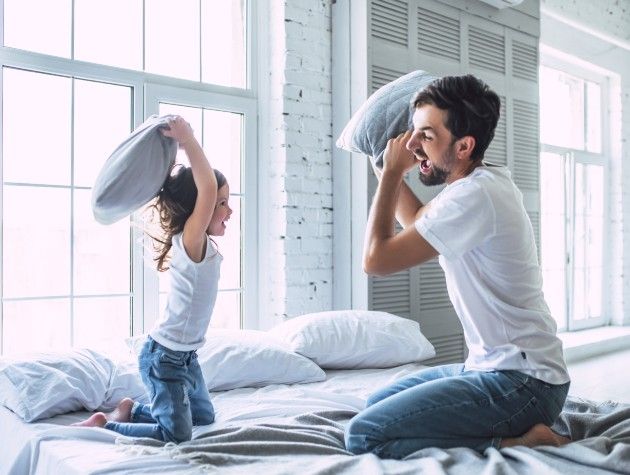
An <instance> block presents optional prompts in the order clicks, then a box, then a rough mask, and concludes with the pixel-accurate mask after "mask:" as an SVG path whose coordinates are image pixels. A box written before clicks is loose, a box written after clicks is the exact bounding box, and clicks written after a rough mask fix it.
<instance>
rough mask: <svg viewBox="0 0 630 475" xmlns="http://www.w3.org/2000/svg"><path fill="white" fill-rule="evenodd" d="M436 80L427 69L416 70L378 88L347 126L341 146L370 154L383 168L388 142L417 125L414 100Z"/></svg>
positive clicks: (340, 142) (348, 149)
mask: <svg viewBox="0 0 630 475" xmlns="http://www.w3.org/2000/svg"><path fill="white" fill-rule="evenodd" d="M434 79H436V77H435V76H431V75H430V74H429V73H427V72H425V71H413V72H411V73H408V74H405V75H404V76H401V77H399V78H398V79H396V80H394V81H392V82H390V83H388V84H385V85H384V86H382V87H381V88H379V89H378V90H376V91H375V92H374V93H373V94H372V95H371V96H370V97H369V98H368V99H367V101H365V102H364V103H363V105H362V106H361V107H360V108H359V110H357V111H356V112H355V113H354V115H353V116H352V118H351V119H350V122H348V124H347V125H346V127H345V128H344V129H343V131H342V132H341V135H340V136H339V138H338V139H337V147H339V148H341V149H343V150H347V151H349V152H359V153H364V154H365V155H369V156H370V157H372V160H373V161H374V163H375V164H376V166H377V167H378V168H382V166H383V152H385V147H387V141H388V140H389V139H391V138H394V137H397V136H398V135H400V134H401V133H403V132H405V131H406V130H409V129H411V128H412V127H413V124H412V118H413V111H412V108H413V106H412V104H411V101H412V100H413V98H414V97H415V95H416V93H417V92H418V91H420V90H421V89H423V88H424V87H426V86H427V85H428V84H429V83H430V82H431V81H433V80H434Z"/></svg>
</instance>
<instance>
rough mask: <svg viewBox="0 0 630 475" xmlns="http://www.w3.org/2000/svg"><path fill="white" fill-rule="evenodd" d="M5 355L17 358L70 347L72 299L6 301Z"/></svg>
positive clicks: (3, 334) (4, 318)
mask: <svg viewBox="0 0 630 475" xmlns="http://www.w3.org/2000/svg"><path fill="white" fill-rule="evenodd" d="M2 310H3V315H2V345H3V346H2V348H3V350H2V353H3V354H4V355H13V354H18V353H24V352H30V351H49V350H54V349H62V348H66V347H68V346H70V300H69V299H50V300H23V301H16V302H4V303H3V307H2Z"/></svg>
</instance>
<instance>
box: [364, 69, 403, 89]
mask: <svg viewBox="0 0 630 475" xmlns="http://www.w3.org/2000/svg"><path fill="white" fill-rule="evenodd" d="M404 75H405V73H404V72H402V71H395V70H393V69H388V68H384V67H381V66H376V65H374V66H372V89H371V91H372V92H374V91H376V90H377V89H378V88H379V87H382V86H384V85H385V84H387V83H389V82H392V81H393V80H394V79H398V78H399V77H400V76H404Z"/></svg>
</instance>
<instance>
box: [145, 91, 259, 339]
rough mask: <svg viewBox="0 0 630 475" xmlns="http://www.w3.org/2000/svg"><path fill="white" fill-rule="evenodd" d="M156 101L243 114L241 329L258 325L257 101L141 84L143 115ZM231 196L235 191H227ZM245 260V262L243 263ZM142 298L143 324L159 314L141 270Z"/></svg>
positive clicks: (154, 291)
mask: <svg viewBox="0 0 630 475" xmlns="http://www.w3.org/2000/svg"><path fill="white" fill-rule="evenodd" d="M160 102H173V103H175V104H178V105H185V106H190V107H202V108H205V109H213V110H219V111H225V112H234V113H237V114H242V115H243V143H242V145H243V155H244V156H245V157H247V163H242V164H241V179H242V186H241V191H240V193H237V194H236V195H238V196H245V202H244V203H243V207H242V208H241V225H242V228H241V229H242V230H243V235H242V236H241V239H242V241H241V242H242V243H241V246H242V247H241V249H242V253H241V279H242V281H241V285H242V289H243V291H242V295H243V297H242V301H241V303H242V309H241V319H240V327H241V328H256V327H257V325H258V315H257V302H258V292H257V289H258V285H257V282H256V279H257V269H256V266H254V265H251V263H253V262H258V245H257V241H258V239H257V232H256V230H257V229H258V207H257V206H256V202H257V196H258V191H257V188H258V187H257V176H258V175H257V170H258V166H257V163H256V156H257V154H256V147H257V143H258V142H257V137H256V131H257V128H258V127H257V114H256V112H257V103H256V98H254V97H243V96H227V95H225V94H217V93H213V92H208V91H198V90H191V89H184V88H180V87H174V86H163V85H159V84H152V83H149V84H146V85H145V117H148V116H150V115H152V114H157V113H158V107H159V103H160ZM204 148H205V149H206V154H208V158H209V159H210V160H211V161H212V148H210V145H209V144H204ZM230 194H231V195H235V193H232V192H231V193H230ZM245 263H247V265H244V264H245ZM222 265H224V266H227V265H233V264H232V263H230V262H225V261H224V262H223V264H222ZM144 293H145V295H146V297H145V299H144V305H145V310H147V311H145V320H144V324H145V326H146V325H149V326H150V325H152V323H153V319H154V318H155V316H157V315H158V314H159V310H160V309H159V308H158V293H159V288H158V279H157V275H156V273H153V272H151V273H148V274H147V273H145V279H144Z"/></svg>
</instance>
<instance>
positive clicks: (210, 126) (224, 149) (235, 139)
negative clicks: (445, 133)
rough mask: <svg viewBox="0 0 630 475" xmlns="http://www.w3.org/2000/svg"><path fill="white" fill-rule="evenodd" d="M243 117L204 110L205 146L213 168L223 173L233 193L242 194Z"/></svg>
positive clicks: (230, 113)
mask: <svg viewBox="0 0 630 475" xmlns="http://www.w3.org/2000/svg"><path fill="white" fill-rule="evenodd" d="M242 124H243V116H242V115H241V114H235V113H232V112H222V111H216V110H208V109H204V111H203V145H204V149H205V150H206V154H207V155H208V159H209V160H210V163H211V164H212V166H215V167H216V168H217V169H218V170H220V171H221V172H223V174H224V175H225V177H226V178H227V180H228V184H229V185H230V192H231V193H240V192H241V157H242V148H243V134H242Z"/></svg>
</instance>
